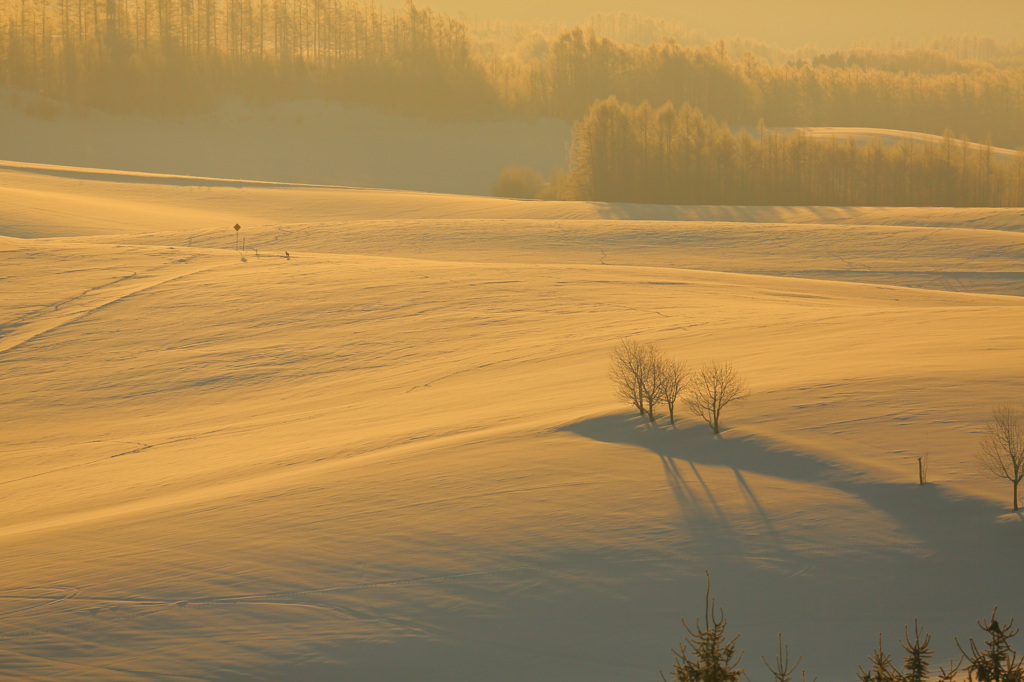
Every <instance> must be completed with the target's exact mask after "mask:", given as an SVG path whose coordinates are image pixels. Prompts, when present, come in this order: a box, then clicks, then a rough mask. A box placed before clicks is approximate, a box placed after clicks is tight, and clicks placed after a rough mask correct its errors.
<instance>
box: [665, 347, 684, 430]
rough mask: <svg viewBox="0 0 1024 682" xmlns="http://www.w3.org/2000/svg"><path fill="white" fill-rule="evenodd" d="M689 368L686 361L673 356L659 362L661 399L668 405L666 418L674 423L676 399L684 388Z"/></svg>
mask: <svg viewBox="0 0 1024 682" xmlns="http://www.w3.org/2000/svg"><path fill="white" fill-rule="evenodd" d="M689 377H690V370H689V368H688V367H687V366H686V363H685V362H683V361H681V360H676V359H674V358H663V359H662V362H661V399H662V400H664V401H665V406H666V407H668V418H669V420H671V422H672V425H673V426H675V424H676V400H678V399H679V396H680V394H682V392H683V390H684V389H685V388H686V383H687V381H688V380H689Z"/></svg>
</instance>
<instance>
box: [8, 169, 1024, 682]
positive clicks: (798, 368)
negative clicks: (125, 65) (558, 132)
mask: <svg viewBox="0 0 1024 682" xmlns="http://www.w3.org/2000/svg"><path fill="white" fill-rule="evenodd" d="M236 222H238V223H241V225H242V231H241V233H240V237H244V238H245V240H246V246H247V249H246V250H245V251H244V252H243V253H242V254H240V253H238V252H237V251H236V250H235V248H234V247H235V236H236V235H235V233H234V231H233V230H232V229H231V226H232V225H234V224H235V223H236ZM1022 227H1024V213H1022V212H1021V211H1020V210H1003V209H992V210H989V209H970V210H952V209H841V208H834V209H800V208H794V209H777V208H771V209H768V208H762V209H757V208H752V209H743V208H715V207H696V208H673V207H646V206H626V205H608V204H582V203H541V202H518V201H506V200H498V199H487V198H473V197H465V196H456V195H441V194H417V193H412V192H398V191H384V190H364V189H345V188H330V187H311V186H297V185H274V184H261V183H253V182H245V181H223V180H209V179H197V178H186V177H172V176H155V175H150V176H146V175H139V174H131V173H107V172H104V171H89V170H82V169H71V168H56V167H47V166H32V165H26V164H18V163H5V164H2V166H0V235H2V236H0V291H2V293H3V295H2V296H0V415H2V423H3V428H2V429H0V676H11V677H18V678H58V679H61V678H63V679H76V680H78V679H102V680H117V679H137V680H142V679H147V680H148V679H323V680H356V681H359V680H446V681H462V680H466V681H469V680H473V681H479V680H559V681H560V682H563V681H572V680H581V681H582V680H588V681H591V680H624V681H625V680H654V679H656V678H657V673H658V670H659V669H669V668H670V667H671V663H672V655H671V652H670V649H671V648H672V647H673V646H675V645H676V644H677V642H678V641H679V639H680V638H681V637H682V635H683V630H682V627H681V625H680V623H679V619H680V618H682V617H686V618H687V619H690V620H692V619H693V618H694V617H695V616H697V615H699V614H702V608H703V596H704V595H703V589H704V572H705V570H709V571H710V572H711V575H712V580H713V583H714V592H715V594H716V595H717V597H718V600H719V603H720V604H721V605H722V606H724V607H725V609H726V614H727V616H728V617H729V622H730V627H731V629H732V631H733V632H738V633H742V635H741V638H740V644H741V647H742V648H744V649H745V650H746V651H747V655H746V657H745V659H744V661H745V663H746V665H747V667H748V669H749V671H750V672H749V674H750V677H751V679H754V680H758V679H765V678H766V675H764V674H763V672H762V671H764V669H763V668H762V667H761V662H760V656H761V655H765V656H770V655H771V654H772V651H773V649H772V647H773V645H774V642H775V641H776V637H777V633H778V632H779V631H782V632H783V633H784V635H785V637H786V640H787V641H788V642H789V645H790V650H791V652H793V654H794V655H796V654H800V655H803V657H804V662H805V664H806V668H807V670H808V672H809V677H810V676H814V675H816V676H818V678H819V679H820V680H822V682H830V681H832V680H849V679H851V678H852V677H853V674H854V672H855V671H856V668H857V665H858V664H861V663H864V662H866V657H867V655H868V654H869V653H870V652H871V649H872V647H873V646H874V645H875V644H876V643H877V636H878V633H879V632H880V631H881V632H883V633H885V637H886V642H887V643H888V645H889V646H890V648H892V647H894V646H895V639H896V636H897V634H902V632H903V626H904V625H905V624H907V623H912V622H913V619H914V618H915V617H917V618H919V619H920V621H921V623H922V625H924V626H925V627H927V628H928V629H929V630H931V632H932V633H933V635H934V640H933V641H934V643H935V644H936V645H937V648H938V657H939V658H943V657H944V658H948V657H949V656H951V655H952V653H953V651H954V650H955V647H954V645H953V642H952V638H953V635H960V636H961V639H962V638H963V636H964V635H968V634H970V635H973V634H974V631H973V630H974V622H975V620H976V619H978V618H981V617H983V616H986V615H988V614H989V613H990V611H991V608H992V607H993V606H994V605H998V606H999V613H1000V617H1001V618H1008V617H1010V616H1017V617H1018V619H1024V592H1022V590H1021V566H1022V561H1024V542H1022V540H1024V527H1022V525H1021V524H1022V519H1021V516H1020V515H1018V514H1013V513H1011V512H1010V511H1009V508H1010V507H1009V502H1010V498H1009V495H1010V489H1009V485H1008V484H1002V483H1000V482H999V481H993V480H989V479H987V478H985V477H983V476H982V475H981V474H980V473H979V471H978V470H977V469H976V467H975V466H974V464H973V456H974V454H975V452H976V451H977V449H978V441H979V438H980V433H981V429H982V427H983V424H984V422H985V420H986V419H987V417H988V414H989V410H990V407H991V406H992V405H993V404H994V403H997V402H1001V401H1014V402H1016V403H1018V404H1019V403H1020V402H1021V401H1022V400H1024V396H1022V391H1021V388H1022V380H1024V348H1022V345H1021V338H1022V335H1024V298H1022V295H1024V268H1022V267H1021V265H1022V259H1024V231H1022V230H1021V228H1022ZM286 252H287V255H286ZM628 335H640V336H642V337H644V338H647V339H651V340H655V341H657V342H659V343H660V344H661V345H662V346H663V347H664V348H665V349H666V350H667V351H669V352H670V353H672V354H674V355H677V356H678V357H681V358H686V359H688V360H689V361H691V363H696V362H700V361H702V360H705V359H710V358H721V359H729V360H732V361H733V362H734V363H735V365H736V366H737V367H738V368H739V369H740V370H741V371H742V372H743V373H744V374H745V375H746V376H747V377H748V378H749V381H750V384H751V386H752V391H753V392H752V395H751V397H750V398H749V399H748V400H746V401H744V402H742V403H740V404H738V405H737V406H736V408H735V409H730V410H729V411H727V412H726V414H725V416H724V418H725V426H726V430H725V431H724V433H723V435H722V437H721V438H713V437H712V436H711V435H710V431H709V430H708V429H707V428H706V427H705V426H703V425H699V424H697V423H696V422H694V421H692V420H690V419H689V418H684V419H683V420H682V421H681V422H680V423H679V424H678V428H675V429H674V428H672V427H671V426H669V425H668V421H667V418H662V419H661V420H660V421H659V423H658V424H657V425H656V426H654V427H650V426H647V425H645V424H644V423H642V422H641V421H639V420H638V419H637V418H636V417H635V416H634V415H633V414H632V413H631V412H630V411H629V410H627V409H626V406H625V405H622V404H619V403H617V402H616V400H615V399H614V396H613V393H612V388H611V385H610V382H609V380H608V378H607V368H608V355H609V352H610V350H611V348H612V347H613V346H614V344H615V343H616V342H617V340H618V339H620V338H622V337H624V336H628ZM926 454H927V455H928V457H929V461H930V479H931V481H932V483H931V484H930V485H927V486H924V487H921V486H918V485H916V480H917V461H916V460H917V457H919V456H923V455H926ZM764 672H766V671H764Z"/></svg>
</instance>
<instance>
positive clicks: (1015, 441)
mask: <svg viewBox="0 0 1024 682" xmlns="http://www.w3.org/2000/svg"><path fill="white" fill-rule="evenodd" d="M977 459H978V465H979V466H980V467H981V468H982V469H984V470H985V471H987V472H988V473H990V474H992V475H993V476H996V477H998V478H1005V479H1006V480H1007V481H1010V482H1011V483H1013V511H1017V510H1018V509H1019V508H1020V505H1019V504H1018V503H1017V487H1018V486H1019V485H1020V482H1021V481H1022V480H1024V410H1021V409H1020V408H1017V407H1013V406H1010V405H999V406H997V407H995V408H993V409H992V421H991V422H990V423H989V424H988V425H987V426H986V427H985V435H984V437H982V439H981V452H980V453H979V454H978V458H977Z"/></svg>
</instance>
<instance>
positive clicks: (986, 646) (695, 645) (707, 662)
mask: <svg viewBox="0 0 1024 682" xmlns="http://www.w3.org/2000/svg"><path fill="white" fill-rule="evenodd" d="M710 593H711V587H710V580H709V584H708V593H707V597H706V598H705V609H704V621H703V622H702V621H701V620H700V619H699V618H698V619H697V621H696V624H695V626H694V627H690V626H689V625H687V624H686V621H685V620H684V621H683V627H684V628H685V630H686V632H687V637H686V642H685V644H680V646H679V650H678V651H673V653H674V654H675V657H676V661H675V665H674V667H673V670H672V678H671V679H672V680H674V681H675V682H739V680H740V679H743V678H745V677H746V671H745V670H744V669H743V668H741V667H740V660H741V659H742V657H743V652H742V651H741V650H740V649H739V645H738V640H739V635H736V636H733V637H729V636H728V635H727V634H726V627H727V625H728V621H727V620H726V618H725V614H724V612H723V611H722V609H721V608H717V607H716V605H715V602H714V600H713V599H711V597H710ZM978 627H979V628H981V630H982V631H983V632H984V633H985V634H984V639H983V641H982V642H980V643H979V642H976V641H975V640H974V638H973V637H971V638H969V639H968V641H967V644H966V646H965V645H963V644H961V643H960V641H959V640H955V641H956V645H957V648H958V649H959V650H960V660H959V661H950V662H949V664H948V665H947V666H945V667H942V666H940V667H939V668H938V670H937V671H935V672H934V673H933V672H932V671H931V659H932V657H933V656H934V654H935V652H934V650H933V649H932V648H931V635H929V634H928V633H927V632H925V631H923V630H922V629H921V628H920V626H919V625H918V624H917V621H915V622H914V636H913V637H911V636H910V629H909V628H905V629H904V632H903V635H904V636H903V638H901V639H900V640H899V645H900V648H902V649H903V653H904V655H903V660H902V662H901V663H897V662H895V661H893V658H892V655H891V654H889V653H887V652H886V651H885V649H884V648H883V646H882V638H881V635H879V638H878V639H879V641H878V648H877V649H875V651H874V653H873V654H872V655H871V656H870V657H869V659H868V660H869V666H868V668H867V669H865V668H864V667H861V668H860V670H859V671H858V672H857V675H856V677H857V679H858V680H860V682H925V681H926V680H931V679H938V680H939V682H954V681H955V680H959V679H963V678H964V677H966V679H967V680H968V682H974V681H977V682H1022V681H1024V657H1021V656H1019V655H1018V654H1017V653H1016V651H1015V650H1014V648H1013V645H1012V643H1011V642H1010V640H1012V639H1013V638H1014V637H1016V636H1017V634H1018V633H1019V632H1020V629H1019V628H1017V627H1015V626H1014V624H1013V619H1011V620H1010V621H1009V622H1008V623H1003V624H1000V623H999V621H998V620H996V611H995V610H994V609H993V611H992V615H991V616H990V617H989V618H987V619H984V620H981V621H978ZM761 660H762V661H763V662H764V665H765V667H767V668H768V671H769V673H770V675H771V679H773V680H774V681H775V682H792V681H793V680H794V679H795V675H796V672H797V670H798V669H799V668H800V662H801V659H799V658H798V659H797V660H796V661H794V662H790V657H789V647H787V646H785V645H784V644H783V643H782V635H779V649H778V653H777V654H776V656H775V659H774V660H773V661H769V660H768V659H766V658H764V657H763V656H762V657H761ZM801 679H804V680H806V679H807V674H806V672H805V671H804V672H802V674H801ZM662 680H665V676H664V674H663V675H662Z"/></svg>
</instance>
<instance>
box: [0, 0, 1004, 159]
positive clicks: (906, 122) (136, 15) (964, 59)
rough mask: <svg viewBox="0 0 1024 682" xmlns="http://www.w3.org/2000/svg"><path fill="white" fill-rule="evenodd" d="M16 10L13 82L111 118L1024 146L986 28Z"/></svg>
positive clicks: (85, 7)
mask: <svg viewBox="0 0 1024 682" xmlns="http://www.w3.org/2000/svg"><path fill="white" fill-rule="evenodd" d="M2 12H3V13H2V15H0V17H2V21H3V23H2V26H3V30H2V31H0V83H2V84H4V85H8V86H13V87H17V88H23V89H27V90H31V91H34V92H39V93H42V94H44V95H45V96H48V97H52V98H55V99H58V100H62V101H68V102H75V103H81V104H86V105H89V106H94V107H98V108H101V109H105V110H109V111H144V112H150V113H161V112H181V111H193V110H201V109H204V108H209V107H212V106H215V105H216V104H218V103H219V102H220V101H221V100H222V99H223V98H224V97H225V96H240V97H243V98H246V99H251V100H254V101H268V100H279V99H293V98H307V97H319V98H324V99H330V100H338V101H344V102H351V103H364V104H377V105H386V106H391V107H396V108H400V109H403V110H408V111H415V112H419V113H431V114H435V115H442V116H446V117H458V118H481V117H484V118H486V117H494V116H499V115H506V114H516V115H530V116H553V117H558V118H562V119H566V120H576V119H579V118H581V117H583V116H584V115H585V114H586V113H587V111H588V110H589V108H590V107H591V105H592V104H593V103H594V102H595V101H596V100H601V99H604V98H607V97H609V96H615V97H617V98H618V99H619V101H621V102H624V103H630V104H640V103H641V102H643V101H648V102H650V103H651V105H652V106H653V107H655V108H657V107H659V106H661V105H662V104H664V103H666V102H671V103H672V104H673V105H675V106H677V107H680V106H684V105H689V106H692V107H695V108H697V109H699V110H701V111H702V112H704V114H705V115H707V116H711V117H714V118H716V119H718V120H720V121H724V122H727V123H728V124H730V125H731V126H753V125H756V124H757V123H758V121H759V120H761V119H763V120H764V123H765V125H767V126H866V127H879V128H891V129H903V130H913V131H918V132H928V133H934V134H942V133H943V132H944V131H945V130H947V129H951V130H952V131H953V132H954V134H956V135H957V136H961V135H966V136H968V137H970V138H971V139H973V140H975V141H986V140H988V139H991V142H992V143H993V144H996V145H1002V146H1009V147H1017V146H1020V145H1022V144H1024V78H1022V77H1021V72H1022V69H1024V48H1021V47H1020V46H1016V45H1001V44H999V43H995V42H994V41H992V40H986V39H981V38H977V37H966V38H945V39H939V40H936V41H935V42H933V43H932V44H931V45H930V46H929V47H927V48H923V47H922V48H913V49H899V50H889V51H886V50H878V49H870V48H856V49H850V50H845V51H837V52H830V53H828V54H817V55H813V54H811V53H809V52H807V51H797V52H792V51H791V52H787V51H784V50H779V49H774V50H773V49H771V48H770V47H768V46H763V45H761V46H759V45H758V44H756V43H753V42H751V41H742V40H733V41H730V42H729V43H728V44H727V43H726V42H725V41H718V42H716V43H713V44H710V45H707V44H706V45H697V44H691V45H684V44H681V43H680V42H677V41H676V40H675V39H668V40H660V39H659V40H657V41H656V42H645V41H650V40H652V39H653V37H654V36H655V35H657V34H658V33H660V32H662V31H667V32H668V33H669V34H670V35H674V36H676V37H677V38H678V39H679V40H682V41H684V42H686V41H688V42H692V43H700V42H703V41H702V40H701V39H699V38H698V37H696V35H697V34H692V33H688V32H687V31H685V30H684V29H682V28H680V27H679V26H677V25H672V24H667V23H665V22H662V23H658V22H657V21H652V20H644V19H642V18H635V17H634V18H632V19H623V18H617V19H616V18H614V17H604V18H595V19H594V20H592V21H591V22H590V24H589V25H588V26H587V27H581V26H578V27H575V28H567V29H563V30H560V31H558V32H556V31H555V30H554V29H551V30H550V31H549V32H548V33H549V35H545V34H544V33H543V32H540V31H532V32H529V33H526V34H525V35H523V27H522V26H518V27H517V25H515V24H509V25H508V26H509V28H508V29H507V31H505V30H503V29H502V24H491V25H488V26H485V27H483V28H481V29H479V33H480V34H481V35H482V36H484V39H483V40H481V39H478V38H475V37H474V29H473V27H471V26H469V25H467V24H466V23H464V22H462V21H459V20H457V19H455V18H452V17H448V16H444V15H439V14H437V13H435V12H433V11H432V10H430V9H429V8H419V7H417V6H415V5H413V4H408V5H406V7H405V8H404V9H402V10H386V9H381V8H379V7H377V6H376V5H374V4H370V3H360V2H354V1H351V0H348V1H339V0H278V1H275V2H270V1H269V0H179V1H177V2H172V1H171V0H57V1H56V2H53V3H50V2H47V1H46V0H21V2H19V3H13V2H7V3H6V4H5V5H3V6H2ZM602 34H611V35H614V36H617V37H618V38H620V40H614V39H612V38H608V37H602ZM496 35H497V36H500V35H509V36H514V37H516V38H517V39H516V40H515V41H514V43H513V41H512V40H510V39H506V40H504V42H502V41H500V40H494V39H492V38H494V37H495V36H496ZM737 53H738V54H737ZM758 55H760V56H758ZM787 57H788V61H786V62H779V61H778V60H779V59H786V58H787Z"/></svg>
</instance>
